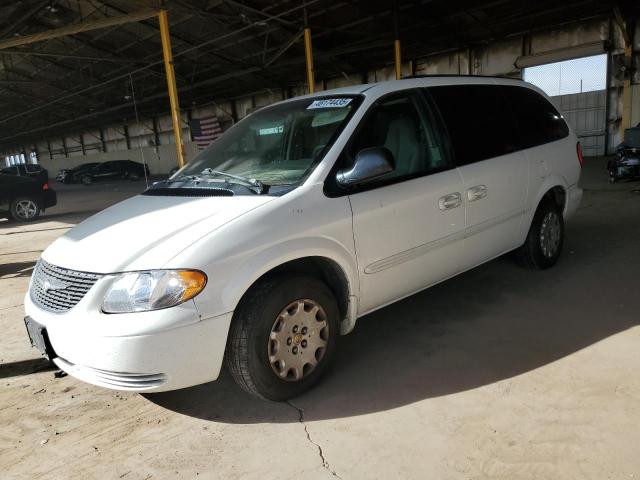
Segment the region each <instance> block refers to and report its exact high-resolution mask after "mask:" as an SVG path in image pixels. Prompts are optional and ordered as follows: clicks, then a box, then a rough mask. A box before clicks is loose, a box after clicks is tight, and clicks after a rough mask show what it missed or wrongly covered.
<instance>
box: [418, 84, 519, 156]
mask: <svg viewBox="0 0 640 480" xmlns="http://www.w3.org/2000/svg"><path fill="white" fill-rule="evenodd" d="M428 91H429V93H430V94H431V97H432V98H433V100H434V101H435V103H436V105H437V106H438V109H439V110H440V114H441V115H442V119H443V120H444V123H445V125H446V127H447V131H448V133H449V138H450V139H451V144H452V147H453V151H454V153H455V157H456V163H457V164H458V165H467V164H469V163H474V162H479V161H481V160H486V159H487V158H491V157H499V156H501V155H506V154H508V153H511V152H514V151H516V150H517V149H518V135H517V130H516V126H515V123H514V118H513V115H512V113H511V109H510V108H509V106H508V105H507V104H506V101H505V98H504V96H503V94H502V91H501V89H500V88H499V87H498V86H497V85H453V86H445V87H431V88H429V89H428Z"/></svg>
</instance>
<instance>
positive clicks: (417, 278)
mask: <svg viewBox="0 0 640 480" xmlns="http://www.w3.org/2000/svg"><path fill="white" fill-rule="evenodd" d="M432 112H433V110H432V109H431V108H429V106H428V105H427V103H426V101H425V99H424V97H422V95H420V93H419V92H416V91H408V92H406V91H405V92H401V93H396V94H391V95H388V96H385V97H382V98H381V99H380V100H379V101H378V102H376V104H374V105H373V106H372V107H371V109H370V110H369V112H367V115H366V116H365V118H364V119H363V121H362V123H361V124H360V126H359V127H358V129H357V131H356V134H355V137H354V139H353V140H352V141H351V142H350V144H349V145H348V146H347V148H346V150H345V152H343V161H344V162H346V164H348V162H349V161H352V160H353V158H355V155H356V154H357V152H358V151H360V150H362V149H364V148H369V147H386V148H387V149H389V150H390V151H391V153H392V154H393V157H394V160H395V170H394V171H392V172H390V173H389V174H387V175H385V176H384V177H381V178H380V179H379V180H377V181H375V183H371V184H367V185H366V186H362V187H360V188H358V189H356V190H354V191H351V192H350V193H349V200H350V202H351V208H352V211H353V231H354V239H355V246H356V255H357V259H358V269H359V276H360V288H361V301H360V306H359V310H360V313H365V312H368V311H370V310H373V309H375V308H377V307H380V306H383V305H385V304H387V303H391V302H393V301H395V300H398V299H400V298H402V297H405V296H407V295H410V294H412V293H414V292H417V291H419V290H422V289H423V288H426V287H427V286H429V285H431V284H434V283H437V282H439V281H441V280H444V279H445V278H447V277H449V276H452V275H454V274H455V273H457V272H458V271H460V270H461V266H462V264H461V258H462V254H463V241H464V227H465V206H464V202H463V198H462V192H463V191H464V190H463V182H462V178H461V176H460V173H459V172H458V170H457V169H456V168H455V166H454V165H453V164H452V162H451V160H450V156H449V155H448V152H447V150H446V148H445V145H446V143H445V141H444V135H443V134H442V131H441V128H440V125H439V124H438V122H437V121H436V117H435V116H434V115H433V114H432ZM344 157H346V158H344Z"/></svg>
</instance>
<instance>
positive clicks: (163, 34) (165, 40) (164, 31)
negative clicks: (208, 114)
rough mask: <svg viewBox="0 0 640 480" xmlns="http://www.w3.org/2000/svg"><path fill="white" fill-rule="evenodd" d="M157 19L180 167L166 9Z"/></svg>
mask: <svg viewBox="0 0 640 480" xmlns="http://www.w3.org/2000/svg"><path fill="white" fill-rule="evenodd" d="M158 20H159V22H160V38H161V39H162V56H163V57H164V69H165V72H166V74H167V88H168V90H169V102H170V103H171V121H172V122H173V134H174V136H175V138H176V154H177V157H178V166H179V167H180V168H182V167H183V166H184V147H183V145H182V129H181V127H180V121H181V119H180V104H179V102H178V89H177V88H176V74H175V72H174V70H173V55H172V53H171V37H170V36H169V20H168V19H167V11H166V10H160V14H159V16H158Z"/></svg>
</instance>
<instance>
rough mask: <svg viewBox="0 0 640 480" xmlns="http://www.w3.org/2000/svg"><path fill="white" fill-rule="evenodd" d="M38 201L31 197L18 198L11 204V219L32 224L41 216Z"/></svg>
mask: <svg viewBox="0 0 640 480" xmlns="http://www.w3.org/2000/svg"><path fill="white" fill-rule="evenodd" d="M40 211H41V210H40V205H39V204H38V201H37V200H35V199H33V198H29V197H20V198H16V199H15V200H14V201H13V202H11V206H10V207H9V213H10V214H11V218H13V219H14V220H17V221H19V222H31V221H33V220H35V219H36V218H38V217H39V216H40Z"/></svg>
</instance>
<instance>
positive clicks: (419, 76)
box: [400, 73, 524, 82]
mask: <svg viewBox="0 0 640 480" xmlns="http://www.w3.org/2000/svg"><path fill="white" fill-rule="evenodd" d="M434 77H435V78H438V77H465V78H503V79H505V80H519V81H521V82H523V81H524V80H523V79H522V78H517V77H509V76H507V75H469V74H466V73H434V74H431V75H407V76H405V77H402V78H401V79H400V80H410V79H412V78H434Z"/></svg>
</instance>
